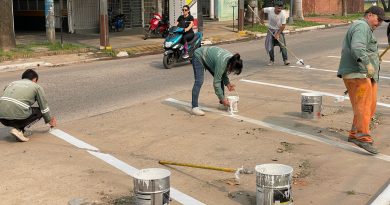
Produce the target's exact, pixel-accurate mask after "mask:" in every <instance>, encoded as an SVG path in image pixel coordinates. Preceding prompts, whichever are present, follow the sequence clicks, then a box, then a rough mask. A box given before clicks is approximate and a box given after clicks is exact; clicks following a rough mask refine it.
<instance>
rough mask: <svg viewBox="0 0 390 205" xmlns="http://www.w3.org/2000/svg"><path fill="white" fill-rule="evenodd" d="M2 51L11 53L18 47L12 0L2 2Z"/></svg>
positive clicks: (0, 28)
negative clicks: (10, 51)
mask: <svg viewBox="0 0 390 205" xmlns="http://www.w3.org/2000/svg"><path fill="white" fill-rule="evenodd" d="M0 5H2V6H0V19H1V20H0V49H2V50H4V51H9V50H11V49H12V48H15V47H16V40H15V30H14V15H13V2H12V0H0Z"/></svg>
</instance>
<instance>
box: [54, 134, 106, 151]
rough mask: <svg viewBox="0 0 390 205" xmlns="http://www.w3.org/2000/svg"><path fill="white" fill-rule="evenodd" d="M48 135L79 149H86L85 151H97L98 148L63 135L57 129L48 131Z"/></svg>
mask: <svg viewBox="0 0 390 205" xmlns="http://www.w3.org/2000/svg"><path fill="white" fill-rule="evenodd" d="M50 133H51V134H52V135H54V136H56V137H58V138H60V139H62V140H64V141H66V142H68V143H69V144H72V145H74V146H76V147H78V148H80V149H86V150H93V151H99V149H98V148H96V147H94V146H92V145H90V144H87V143H85V142H83V141H81V140H79V139H77V138H75V137H73V136H71V135H69V134H68V133H65V132H63V131H62V130H59V129H52V130H51V131H50Z"/></svg>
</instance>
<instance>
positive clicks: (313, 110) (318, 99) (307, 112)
mask: <svg viewBox="0 0 390 205" xmlns="http://www.w3.org/2000/svg"><path fill="white" fill-rule="evenodd" d="M321 110H322V95H321V94H319V93H302V94H301V112H302V117H303V118H307V119H319V118H321Z"/></svg>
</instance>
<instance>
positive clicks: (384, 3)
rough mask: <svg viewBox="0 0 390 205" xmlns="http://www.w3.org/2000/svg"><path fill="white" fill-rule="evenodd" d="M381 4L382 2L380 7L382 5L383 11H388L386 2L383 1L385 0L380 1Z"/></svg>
mask: <svg viewBox="0 0 390 205" xmlns="http://www.w3.org/2000/svg"><path fill="white" fill-rule="evenodd" d="M381 2H382V5H383V9H384V10H385V11H389V8H388V7H387V5H386V1H385V0H381Z"/></svg>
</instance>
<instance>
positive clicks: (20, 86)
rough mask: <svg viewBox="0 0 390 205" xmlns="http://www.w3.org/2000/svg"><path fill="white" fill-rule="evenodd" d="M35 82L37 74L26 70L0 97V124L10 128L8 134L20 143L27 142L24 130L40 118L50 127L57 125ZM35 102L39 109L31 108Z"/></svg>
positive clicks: (43, 95)
mask: <svg viewBox="0 0 390 205" xmlns="http://www.w3.org/2000/svg"><path fill="white" fill-rule="evenodd" d="M37 82H38V74H37V73H36V72H35V71H34V70H32V69H28V70H26V71H25V72H24V73H23V74H22V80H18V81H14V82H12V83H11V84H9V85H8V86H7V87H6V88H5V89H4V92H3V95H2V96H1V97H0V122H1V123H2V124H3V125H5V126H7V127H12V129H11V131H10V133H11V134H12V135H13V136H15V137H16V138H17V139H18V140H19V141H21V142H27V141H28V140H29V138H27V137H25V136H24V132H25V128H26V127H28V126H30V125H31V124H32V123H34V122H36V121H38V120H40V119H41V118H42V117H43V118H44V120H45V123H49V124H50V126H51V127H55V126H56V125H57V120H56V118H55V117H51V116H50V109H49V106H48V104H47V101H46V98H45V93H44V91H43V88H42V87H41V86H39V85H38V84H37ZM35 102H38V105H39V107H32V105H33V104H34V103H35Z"/></svg>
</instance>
